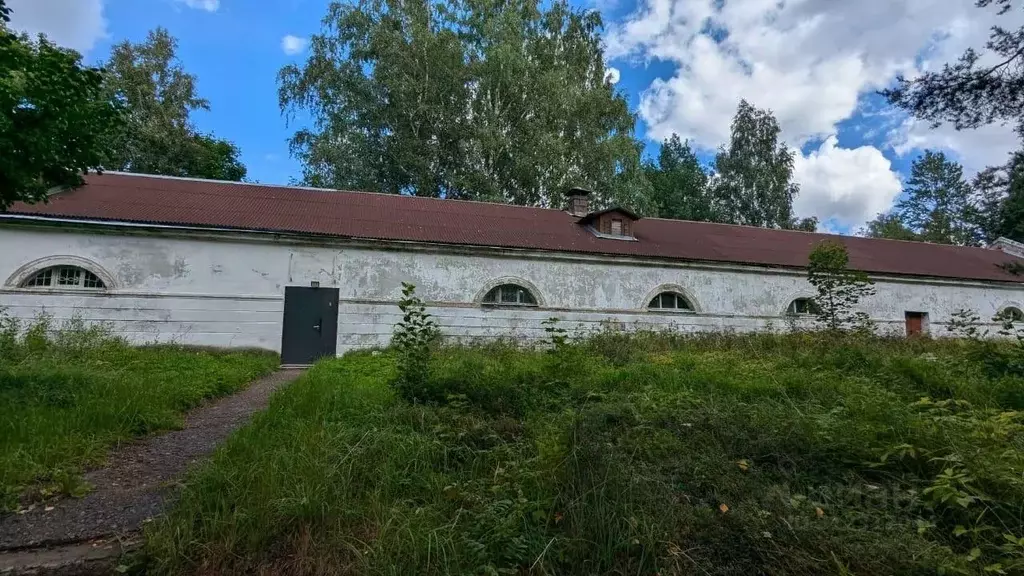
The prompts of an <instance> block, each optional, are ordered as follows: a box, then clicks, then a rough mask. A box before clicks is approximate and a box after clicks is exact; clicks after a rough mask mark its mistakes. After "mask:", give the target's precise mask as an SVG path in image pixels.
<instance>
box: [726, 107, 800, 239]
mask: <svg viewBox="0 0 1024 576" xmlns="http://www.w3.org/2000/svg"><path fill="white" fill-rule="evenodd" d="M781 132H782V129H781V128H780V127H779V123H778V121H777V120H776V119H775V117H774V116H773V115H772V113H771V112H770V111H768V110H759V109H757V108H755V107H754V106H751V105H750V104H749V103H748V102H747V101H746V100H743V101H741V102H740V105H739V108H738V109H737V111H736V116H735V118H734V119H733V122H732V136H731V138H730V141H729V146H728V147H727V148H723V149H722V150H721V151H720V152H719V153H718V156H717V157H716V158H715V171H716V173H715V176H714V178H713V180H712V183H711V196H712V202H713V210H714V213H715V219H716V220H717V221H719V222H726V223H730V224H746V225H749V226H762V227H767V228H788V227H791V226H792V225H793V222H794V218H793V198H794V197H795V196H796V195H797V193H798V192H799V186H798V185H797V184H795V183H794V182H792V176H793V153H792V152H791V151H790V150H789V148H787V147H786V145H785V144H784V143H781V142H779V134H780V133H781Z"/></svg>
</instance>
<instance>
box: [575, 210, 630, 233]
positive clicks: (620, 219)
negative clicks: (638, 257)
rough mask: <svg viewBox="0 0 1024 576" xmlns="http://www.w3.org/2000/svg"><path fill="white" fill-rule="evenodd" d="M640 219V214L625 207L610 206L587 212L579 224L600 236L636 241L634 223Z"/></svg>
mask: <svg viewBox="0 0 1024 576" xmlns="http://www.w3.org/2000/svg"><path fill="white" fill-rule="evenodd" d="M639 219H640V217H639V216H637V215H636V214H634V213H633V212H631V211H629V210H626V209H625V208H608V209H607V210H601V211H600V212H591V213H590V214H587V215H586V216H584V217H583V218H580V219H579V221H578V222H577V224H579V225H580V226H585V227H586V228H587V229H589V230H590V231H591V232H593V233H594V235H595V236H597V237H598V238H607V239H610V240H632V241H636V238H635V237H634V236H633V223H634V222H636V221H637V220H639Z"/></svg>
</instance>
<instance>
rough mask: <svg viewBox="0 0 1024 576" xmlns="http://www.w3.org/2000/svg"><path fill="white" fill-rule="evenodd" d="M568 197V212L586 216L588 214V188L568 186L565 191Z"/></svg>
mask: <svg viewBox="0 0 1024 576" xmlns="http://www.w3.org/2000/svg"><path fill="white" fill-rule="evenodd" d="M565 196H566V198H568V199H569V207H568V212H569V214H572V215H573V216H586V215H587V214H590V190H587V189H586V188H570V189H569V191H568V192H566V193H565Z"/></svg>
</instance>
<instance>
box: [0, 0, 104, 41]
mask: <svg viewBox="0 0 1024 576" xmlns="http://www.w3.org/2000/svg"><path fill="white" fill-rule="evenodd" d="M7 6H8V8H10V9H11V27H12V28H14V29H15V30H19V31H22V32H27V33H28V34H31V35H32V36H35V35H36V34H46V36H47V37H48V38H49V39H50V40H51V41H53V42H56V43H57V44H60V45H61V46H65V47H67V48H73V49H75V50H78V51H79V52H81V53H83V54H85V53H87V52H89V50H91V49H92V47H93V46H95V45H96V41H97V40H99V39H101V38H104V37H105V36H106V35H107V21H106V19H105V18H104V17H103V2H102V1H101V0H8V2H7Z"/></svg>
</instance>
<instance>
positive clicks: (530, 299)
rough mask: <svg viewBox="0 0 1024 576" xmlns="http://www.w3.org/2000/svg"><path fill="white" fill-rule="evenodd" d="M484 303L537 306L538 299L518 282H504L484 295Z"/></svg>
mask: <svg viewBox="0 0 1024 576" xmlns="http://www.w3.org/2000/svg"><path fill="white" fill-rule="evenodd" d="M483 303H484V304H492V305H500V306H536V305H537V299H536V298H535V297H534V295H533V294H532V293H531V292H530V291H529V290H527V289H526V288H523V287H522V286H519V285H517V284H502V285H501V286H495V287H494V288H491V290H490V291H488V292H487V294H485V295H484V299H483Z"/></svg>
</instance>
